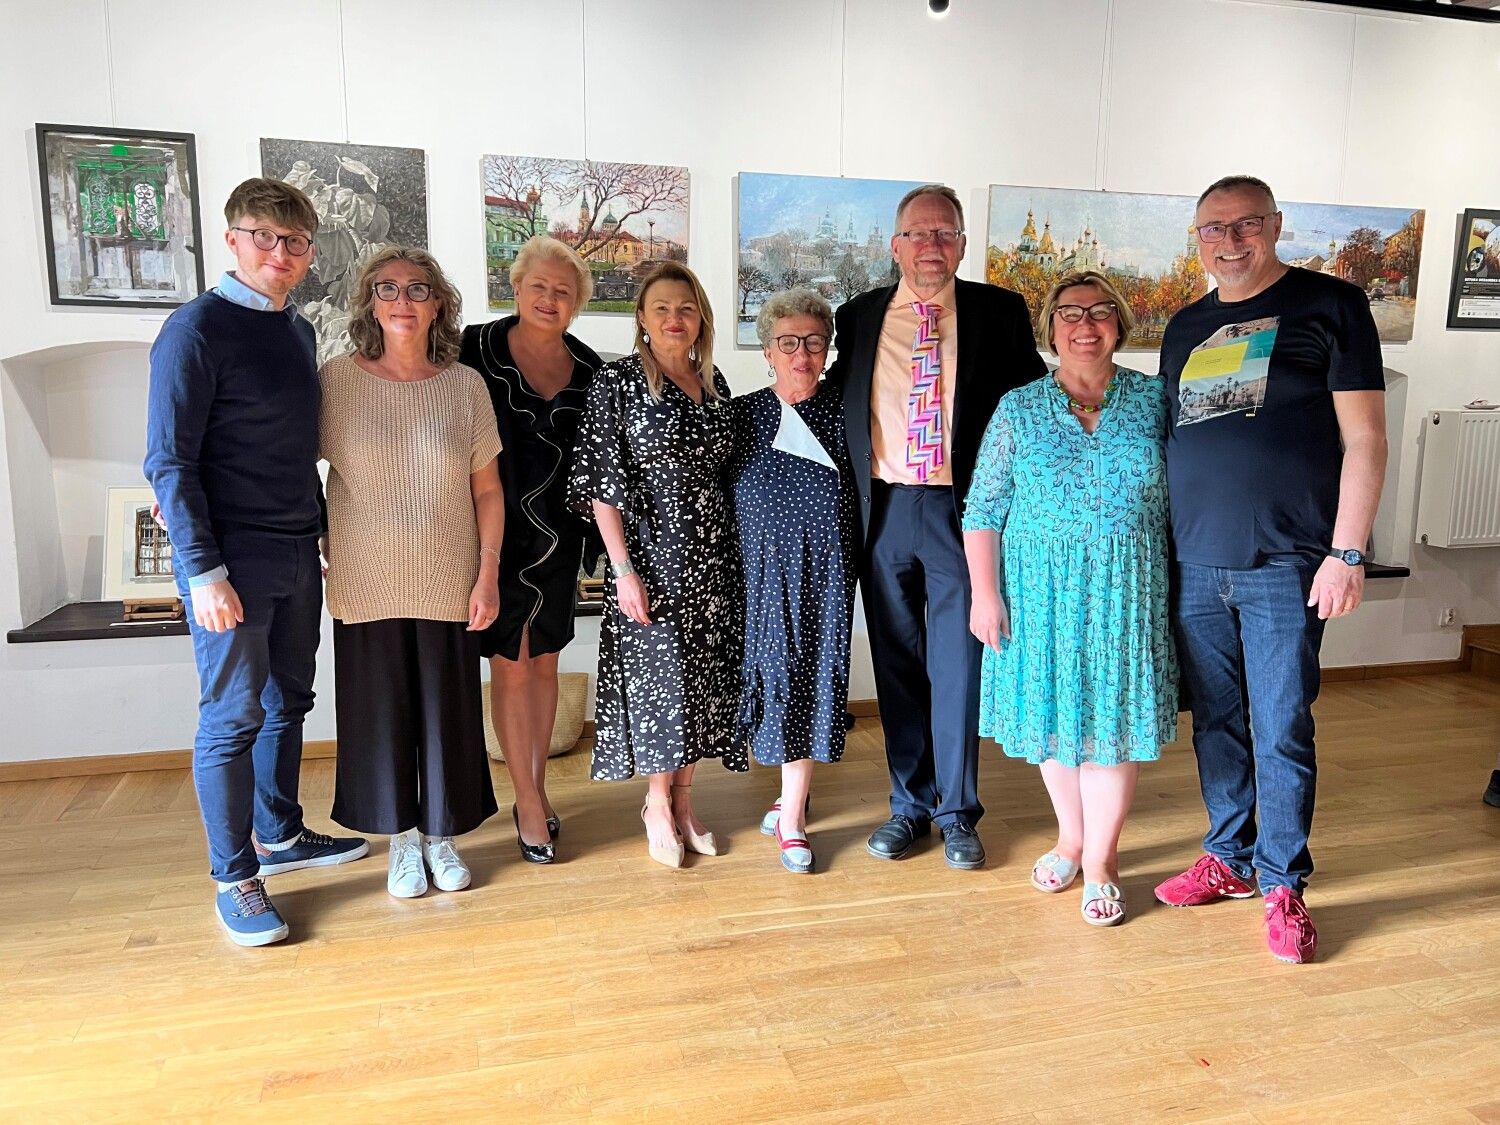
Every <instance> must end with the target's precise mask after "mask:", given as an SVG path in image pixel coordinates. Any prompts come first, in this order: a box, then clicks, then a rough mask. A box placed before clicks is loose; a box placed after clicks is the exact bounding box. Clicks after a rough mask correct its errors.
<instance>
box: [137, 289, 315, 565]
mask: <svg viewBox="0 0 1500 1125" xmlns="http://www.w3.org/2000/svg"><path fill="white" fill-rule="evenodd" d="M316 354H317V353H316V345H315V342H314V336H313V328H312V325H311V324H309V323H308V322H307V321H306V320H304V319H303V318H302V317H300V316H295V315H291V314H288V313H287V312H286V311H285V310H282V311H279V312H261V311H260V310H258V309H250V308H246V307H245V306H243V305H237V304H235V303H234V302H233V301H229V300H226V299H225V298H223V297H221V296H219V295H218V294H217V293H215V292H212V291H210V292H207V293H204V294H202V295H201V296H199V297H197V298H195V299H194V300H192V301H190V302H189V303H188V304H186V305H184V306H183V307H182V308H180V309H178V310H177V311H176V312H174V313H173V314H172V315H171V316H170V317H168V318H167V322H166V323H165V324H164V325H162V329H161V333H160V334H159V335H158V336H157V337H156V343H155V344H153V345H152V346H151V392H150V397H149V400H148V404H147V408H146V464H145V470H146V477H147V479H149V480H150V481H151V487H152V489H153V490H154V491H155V493H156V500H157V503H159V504H160V505H161V509H162V515H163V517H164V518H165V520H166V523H167V527H168V528H169V534H170V535H171V538H172V550H173V553H174V554H175V556H176V559H177V563H178V566H179V567H180V568H181V569H180V573H182V574H185V575H187V576H188V577H189V578H192V577H196V576H197V575H200V574H204V573H206V572H208V571H211V570H213V569H214V568H215V567H218V566H220V565H222V564H223V561H224V560H223V558H222V557H221V555H220V544H221V542H222V537H223V535H224V534H225V533H226V532H229V531H236V530H247V531H253V532H256V533H257V534H261V535H269V536H274V537H278V538H279V537H303V536H313V535H317V534H318V533H319V530H320V526H321V521H322V514H321V513H322V500H321V498H322V486H321V484H320V482H319V479H318V407H319V404H320V397H321V396H320V392H319V389H318V371H317V360H316Z"/></svg>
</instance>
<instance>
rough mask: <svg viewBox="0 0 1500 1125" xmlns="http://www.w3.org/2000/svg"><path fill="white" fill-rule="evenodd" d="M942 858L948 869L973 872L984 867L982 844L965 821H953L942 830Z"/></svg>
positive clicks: (977, 834)
mask: <svg viewBox="0 0 1500 1125" xmlns="http://www.w3.org/2000/svg"><path fill="white" fill-rule="evenodd" d="M943 858H944V859H945V860H947V861H948V866H949V867H956V868H958V869H959V870H960V871H973V870H974V869H975V868H976V867H983V866H984V844H983V842H982V841H981V840H980V839H979V833H977V832H975V831H974V829H973V828H972V827H971V826H970V825H969V824H968V823H966V822H965V821H962V820H955V821H954V822H953V823H952V824H950V825H948V826H947V827H946V828H944V829H943Z"/></svg>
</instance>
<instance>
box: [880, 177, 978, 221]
mask: <svg viewBox="0 0 1500 1125" xmlns="http://www.w3.org/2000/svg"><path fill="white" fill-rule="evenodd" d="M924 195H935V196H937V197H938V198H939V199H946V200H947V201H948V203H949V205H950V206H951V207H952V208H953V214H954V215H956V216H957V217H958V229H959V230H963V229H964V204H963V200H961V199H959V197H958V192H956V191H954V190H953V189H952V188H951V187H949V186H948V185H947V184H923V185H922V186H921V187H914V188H912V189H911V191H909V192H907V193H906V194H905V195H903V196H902V197H901V202H900V203H898V204H896V229H897V230H899V229H900V228H901V215H902V213H903V212H904V211H905V210H906V207H907V204H909V203H911V201H912V200H914V199H920V198H921V197H922V196H924Z"/></svg>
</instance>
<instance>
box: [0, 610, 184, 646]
mask: <svg viewBox="0 0 1500 1125" xmlns="http://www.w3.org/2000/svg"><path fill="white" fill-rule="evenodd" d="M187 632H188V627H187V622H186V621H131V622H127V621H126V620H125V603H124V602H73V603H71V604H70V605H65V606H61V607H59V608H58V609H54V610H53V611H52V612H51V613H49V614H47V616H46V617H43V618H42V619H41V620H40V621H33V622H32V623H31V624H30V625H27V626H26V627H25V628H24V629H12V630H11V631H10V632H8V633H6V634H5V639H6V640H7V641H9V642H10V643H11V644H13V645H18V644H30V643H32V642H34V641H113V640H118V639H120V638H122V637H185V636H187Z"/></svg>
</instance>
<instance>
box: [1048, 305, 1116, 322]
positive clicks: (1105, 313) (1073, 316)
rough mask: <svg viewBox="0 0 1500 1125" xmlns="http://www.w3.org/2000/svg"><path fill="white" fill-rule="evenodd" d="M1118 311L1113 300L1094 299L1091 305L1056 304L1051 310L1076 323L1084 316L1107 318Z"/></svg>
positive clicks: (1095, 318)
mask: <svg viewBox="0 0 1500 1125" xmlns="http://www.w3.org/2000/svg"><path fill="white" fill-rule="evenodd" d="M1119 311H1120V310H1119V308H1118V306H1116V305H1115V303H1114V302H1113V301H1095V302H1094V303H1093V304H1092V305H1058V306H1057V308H1055V309H1054V310H1053V312H1055V313H1057V315H1058V316H1060V317H1062V318H1063V319H1064V320H1066V321H1067V322H1068V323H1069V324H1077V323H1078V322H1079V321H1080V320H1082V319H1083V318H1084V317H1088V318H1089V319H1090V320H1108V319H1109V318H1110V317H1112V316H1114V315H1115V313H1117V312H1119Z"/></svg>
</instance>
